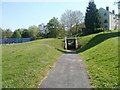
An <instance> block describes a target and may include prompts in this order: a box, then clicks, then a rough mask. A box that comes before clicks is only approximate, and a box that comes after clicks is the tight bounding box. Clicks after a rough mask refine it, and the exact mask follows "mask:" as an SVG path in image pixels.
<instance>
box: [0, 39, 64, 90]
mask: <svg viewBox="0 0 120 90" xmlns="http://www.w3.org/2000/svg"><path fill="white" fill-rule="evenodd" d="M62 45H63V43H62V40H60V39H59V40H58V39H44V40H36V41H32V42H27V43H21V44H14V45H3V46H2V49H3V55H2V66H3V67H2V68H3V74H2V79H3V82H2V84H3V88H8V87H9V88H37V87H38V85H39V84H40V81H41V80H42V79H43V78H44V77H45V76H46V73H47V72H48V70H49V69H50V68H51V67H52V66H53V64H54V63H55V62H56V60H57V59H58V57H59V56H60V55H62V48H63V47H62Z"/></svg>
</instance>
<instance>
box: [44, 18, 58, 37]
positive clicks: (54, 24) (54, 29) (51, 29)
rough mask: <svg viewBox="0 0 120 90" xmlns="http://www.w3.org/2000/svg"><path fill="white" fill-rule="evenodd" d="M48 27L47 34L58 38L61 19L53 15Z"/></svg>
mask: <svg viewBox="0 0 120 90" xmlns="http://www.w3.org/2000/svg"><path fill="white" fill-rule="evenodd" d="M46 28H47V32H48V33H47V36H48V37H49V38H57V37H58V35H59V31H58V29H59V21H58V20H57V18H55V17H53V18H52V19H51V20H50V21H49V22H48V23H47V25H46Z"/></svg>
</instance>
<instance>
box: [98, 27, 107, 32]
mask: <svg viewBox="0 0 120 90" xmlns="http://www.w3.org/2000/svg"><path fill="white" fill-rule="evenodd" d="M96 30H97V31H98V32H104V30H105V29H104V28H96Z"/></svg>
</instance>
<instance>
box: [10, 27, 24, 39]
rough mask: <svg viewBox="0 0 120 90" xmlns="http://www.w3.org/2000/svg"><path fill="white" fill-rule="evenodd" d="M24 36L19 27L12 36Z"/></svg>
mask: <svg viewBox="0 0 120 90" xmlns="http://www.w3.org/2000/svg"><path fill="white" fill-rule="evenodd" d="M21 37H22V32H21V30H20V29H17V30H15V31H14V33H13V35H12V38H21Z"/></svg>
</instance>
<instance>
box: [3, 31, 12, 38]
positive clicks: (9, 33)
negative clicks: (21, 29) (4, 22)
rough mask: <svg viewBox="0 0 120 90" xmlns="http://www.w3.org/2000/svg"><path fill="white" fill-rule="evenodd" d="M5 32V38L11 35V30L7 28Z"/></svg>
mask: <svg viewBox="0 0 120 90" xmlns="http://www.w3.org/2000/svg"><path fill="white" fill-rule="evenodd" d="M5 32H6V38H11V37H12V34H13V32H12V31H11V30H10V29H7V30H6V31H5Z"/></svg>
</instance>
